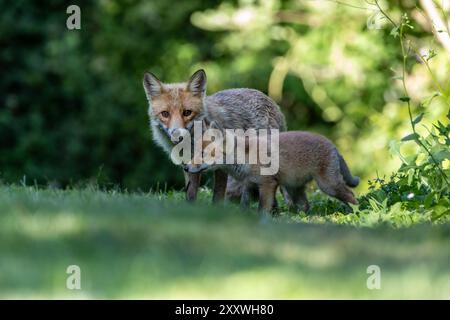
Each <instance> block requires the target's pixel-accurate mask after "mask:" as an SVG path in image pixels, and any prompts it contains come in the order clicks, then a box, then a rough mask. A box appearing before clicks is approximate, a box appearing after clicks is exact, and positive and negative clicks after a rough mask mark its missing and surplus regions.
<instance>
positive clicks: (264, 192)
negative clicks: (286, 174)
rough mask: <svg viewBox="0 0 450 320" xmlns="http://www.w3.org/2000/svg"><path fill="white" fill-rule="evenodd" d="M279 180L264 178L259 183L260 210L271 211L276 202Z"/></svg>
mask: <svg viewBox="0 0 450 320" xmlns="http://www.w3.org/2000/svg"><path fill="white" fill-rule="evenodd" d="M277 187H278V182H277V181H276V180H275V179H270V178H267V179H264V180H263V181H262V182H261V184H260V185H259V211H260V212H263V211H265V212H271V211H272V209H273V205H274V202H275V195H276V192H277Z"/></svg>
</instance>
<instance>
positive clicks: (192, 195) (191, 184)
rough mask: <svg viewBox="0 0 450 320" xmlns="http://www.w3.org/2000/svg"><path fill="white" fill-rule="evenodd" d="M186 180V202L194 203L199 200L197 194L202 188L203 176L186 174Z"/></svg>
mask: <svg viewBox="0 0 450 320" xmlns="http://www.w3.org/2000/svg"><path fill="white" fill-rule="evenodd" d="M184 180H185V182H186V200H187V201H189V202H193V201H195V200H196V199H197V192H198V189H199V188H200V181H201V174H200V173H188V172H185V173H184Z"/></svg>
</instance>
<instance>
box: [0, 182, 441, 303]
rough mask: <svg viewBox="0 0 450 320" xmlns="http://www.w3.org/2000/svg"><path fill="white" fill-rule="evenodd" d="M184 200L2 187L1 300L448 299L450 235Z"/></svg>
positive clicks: (418, 228)
mask: <svg viewBox="0 0 450 320" xmlns="http://www.w3.org/2000/svg"><path fill="white" fill-rule="evenodd" d="M181 198H182V195H181V194H179V193H174V194H169V195H162V194H161V195H144V194H140V195H139V194H124V193H118V192H102V191H98V190H95V189H90V188H87V189H83V190H71V191H55V190H36V189H34V188H28V187H8V186H0V298H75V299H79V298H81V299H83V298H168V299H172V298H193V299H195V298H206V299H213V298H218V299H219V298H262V299H264V298H275V299H277V298H278V299H280V298H288V299H301V298H375V299H378V298H447V299H449V298H450V249H449V248H450V226H449V225H448V224H443V225H439V226H426V225H421V226H416V227H411V228H405V229H397V230H396V229H392V228H389V227H377V228H373V229H368V228H355V227H348V226H339V225H333V224H305V223H287V222H286V219H279V220H277V221H267V220H262V219H260V218H259V217H258V216H257V215H256V214H254V213H243V212H240V211H239V209H238V208H236V207H235V206H232V205H228V206H223V207H212V206H209V205H207V204H206V203H205V202H206V200H205V198H206V195H205V194H203V201H200V202H199V203H198V204H196V205H189V204H186V203H185V202H184V201H182V200H181ZM288 221H292V222H293V221H294V220H288ZM373 264H375V265H378V266H380V268H381V272H382V277H381V279H382V280H381V285H382V288H381V290H368V289H367V287H366V280H367V277H368V276H369V275H368V274H367V273H366V269H367V267H368V266H369V265H373ZM69 265H78V266H80V268H81V278H82V280H81V286H82V290H78V291H76V290H75V291H71V290H68V289H66V278H67V276H68V275H67V274H66V268H67V267H68V266H69Z"/></svg>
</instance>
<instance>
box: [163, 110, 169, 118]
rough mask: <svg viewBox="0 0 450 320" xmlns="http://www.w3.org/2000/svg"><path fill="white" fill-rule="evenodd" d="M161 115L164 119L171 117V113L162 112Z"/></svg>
mask: <svg viewBox="0 0 450 320" xmlns="http://www.w3.org/2000/svg"><path fill="white" fill-rule="evenodd" d="M161 115H162V116H163V118H168V117H169V116H170V113H169V112H168V111H163V112H161Z"/></svg>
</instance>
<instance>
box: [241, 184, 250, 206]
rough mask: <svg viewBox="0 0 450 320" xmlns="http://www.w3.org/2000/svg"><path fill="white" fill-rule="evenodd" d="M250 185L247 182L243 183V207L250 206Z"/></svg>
mask: <svg viewBox="0 0 450 320" xmlns="http://www.w3.org/2000/svg"><path fill="white" fill-rule="evenodd" d="M250 198H251V194H250V186H249V184H247V183H242V192H241V208H242V209H248V208H249V207H250Z"/></svg>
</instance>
